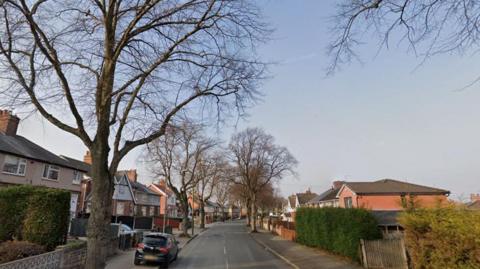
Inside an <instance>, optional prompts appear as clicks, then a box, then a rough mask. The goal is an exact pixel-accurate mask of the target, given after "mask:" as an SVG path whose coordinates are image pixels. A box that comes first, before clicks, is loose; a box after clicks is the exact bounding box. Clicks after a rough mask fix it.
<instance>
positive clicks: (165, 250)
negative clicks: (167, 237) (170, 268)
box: [159, 248, 168, 254]
mask: <svg viewBox="0 0 480 269" xmlns="http://www.w3.org/2000/svg"><path fill="white" fill-rule="evenodd" d="M159 251H160V252H161V253H163V254H168V248H160V249H159Z"/></svg>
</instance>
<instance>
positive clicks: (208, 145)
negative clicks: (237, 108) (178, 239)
mask: <svg viewBox="0 0 480 269" xmlns="http://www.w3.org/2000/svg"><path fill="white" fill-rule="evenodd" d="M215 145H216V142H215V141H213V140H211V139H208V138H206V137H205V136H204V134H203V129H202V128H201V127H200V126H199V125H192V124H190V123H187V124H182V125H180V126H175V127H174V126H169V128H168V129H167V132H166V133H165V135H163V136H162V137H160V138H157V139H155V140H154V141H152V142H151V143H149V144H148V153H147V156H146V161H147V163H148V165H149V167H150V171H151V172H153V174H155V176H157V177H160V178H164V179H165V180H166V182H167V185H168V187H169V188H170V189H171V190H172V191H173V192H174V193H175V196H176V197H177V198H178V200H179V201H180V205H181V208H182V212H183V221H182V227H183V235H184V236H187V235H188V234H187V228H188V221H189V220H188V214H189V211H190V204H189V196H190V195H191V193H193V190H195V189H196V188H197V187H198V185H199V182H200V181H201V180H202V179H203V178H204V175H203V173H204V171H202V170H203V169H204V168H202V166H204V165H205V159H206V158H207V156H208V153H209V151H211V150H212V149H213V147H214V146H215ZM191 198H192V212H193V209H194V203H195V200H197V199H196V197H194V196H193V195H192V196H191ZM192 217H193V214H192Z"/></svg>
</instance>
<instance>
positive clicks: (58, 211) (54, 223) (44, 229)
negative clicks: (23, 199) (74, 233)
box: [22, 188, 70, 250]
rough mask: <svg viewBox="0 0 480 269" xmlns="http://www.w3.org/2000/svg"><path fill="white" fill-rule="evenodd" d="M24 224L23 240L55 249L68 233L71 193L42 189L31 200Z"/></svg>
mask: <svg viewBox="0 0 480 269" xmlns="http://www.w3.org/2000/svg"><path fill="white" fill-rule="evenodd" d="M29 203H30V206H29V207H28V209H27V211H26V214H25V219H24V223H23V231H22V234H23V238H24V239H25V240H27V241H30V242H34V243H38V244H41V245H42V246H46V247H47V249H49V250H51V249H54V248H55V247H56V246H57V245H59V244H61V243H63V242H64V241H65V235H66V234H67V232H68V219H69V210H70V193H69V192H67V191H59V190H56V189H47V188H42V190H41V191H37V192H36V195H33V196H31V197H30V199H29Z"/></svg>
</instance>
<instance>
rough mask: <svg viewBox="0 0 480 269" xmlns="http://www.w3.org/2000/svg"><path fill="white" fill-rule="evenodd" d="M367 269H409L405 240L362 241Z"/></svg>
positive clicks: (363, 256) (364, 263) (363, 258)
mask: <svg viewBox="0 0 480 269" xmlns="http://www.w3.org/2000/svg"><path fill="white" fill-rule="evenodd" d="M360 244H361V248H362V260H363V266H364V267H365V268H372V269H373V268H389V269H408V263H407V255H406V252H405V244H404V242H403V239H381V240H363V239H361V240H360Z"/></svg>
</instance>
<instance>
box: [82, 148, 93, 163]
mask: <svg viewBox="0 0 480 269" xmlns="http://www.w3.org/2000/svg"><path fill="white" fill-rule="evenodd" d="M83 162H84V163H88V164H92V154H91V153H90V151H89V150H87V152H86V153H85V156H83Z"/></svg>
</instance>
